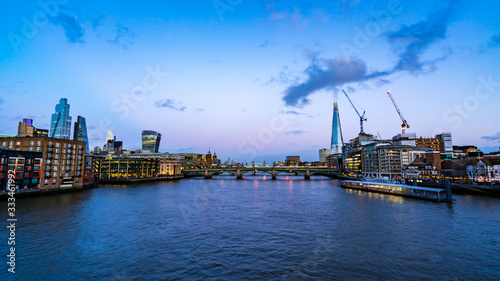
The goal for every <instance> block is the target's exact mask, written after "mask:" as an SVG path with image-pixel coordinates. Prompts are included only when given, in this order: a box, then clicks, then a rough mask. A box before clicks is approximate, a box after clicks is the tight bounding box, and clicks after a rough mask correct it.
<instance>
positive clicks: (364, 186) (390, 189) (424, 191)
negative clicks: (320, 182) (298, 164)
mask: <svg viewBox="0 0 500 281" xmlns="http://www.w3.org/2000/svg"><path fill="white" fill-rule="evenodd" d="M342 187H343V188H351V189H358V190H363V191H368V192H376V193H383V194H391V195H397V196H402V197H410V198H416V199H423V200H430V201H436V202H452V201H453V199H452V196H451V187H448V188H447V189H440V188H431V187H422V186H411V185H406V184H398V183H387V182H376V181H352V180H346V181H343V182H342Z"/></svg>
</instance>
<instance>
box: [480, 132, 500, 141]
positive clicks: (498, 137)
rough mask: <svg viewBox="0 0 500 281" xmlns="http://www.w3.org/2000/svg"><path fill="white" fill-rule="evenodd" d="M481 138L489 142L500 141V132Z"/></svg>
mask: <svg viewBox="0 0 500 281" xmlns="http://www.w3.org/2000/svg"><path fill="white" fill-rule="evenodd" d="M481 138H482V139H485V140H489V141H500V132H498V133H496V134H494V135H492V136H484V137H481Z"/></svg>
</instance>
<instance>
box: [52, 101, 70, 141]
mask: <svg viewBox="0 0 500 281" xmlns="http://www.w3.org/2000/svg"><path fill="white" fill-rule="evenodd" d="M70 133H71V116H69V104H68V100H67V99H65V98H62V99H60V100H59V103H58V104H57V105H56V113H54V114H52V119H51V123H50V137H51V138H57V139H66V140H69V139H70Z"/></svg>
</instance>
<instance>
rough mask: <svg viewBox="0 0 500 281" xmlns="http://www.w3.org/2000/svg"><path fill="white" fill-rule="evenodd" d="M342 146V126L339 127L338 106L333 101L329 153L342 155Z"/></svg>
mask: <svg viewBox="0 0 500 281" xmlns="http://www.w3.org/2000/svg"><path fill="white" fill-rule="evenodd" d="M343 145H344V140H343V138H342V126H341V125H340V113H339V106H338V104H337V101H336V100H335V101H334V102H333V117H332V143H331V148H330V153H331V154H342V147H343ZM320 161H321V160H320ZM322 162H325V161H322Z"/></svg>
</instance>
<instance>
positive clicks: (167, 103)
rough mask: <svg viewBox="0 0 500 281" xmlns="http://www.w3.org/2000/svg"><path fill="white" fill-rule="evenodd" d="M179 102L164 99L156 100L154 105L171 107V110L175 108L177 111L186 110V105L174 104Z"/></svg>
mask: <svg viewBox="0 0 500 281" xmlns="http://www.w3.org/2000/svg"><path fill="white" fill-rule="evenodd" d="M178 103H179V102H177V101H175V100H174V99H164V100H157V101H156V102H155V107H159V108H161V107H165V108H170V109H173V110H177V111H186V109H187V108H186V107H185V106H177V105H176V104H178Z"/></svg>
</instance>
